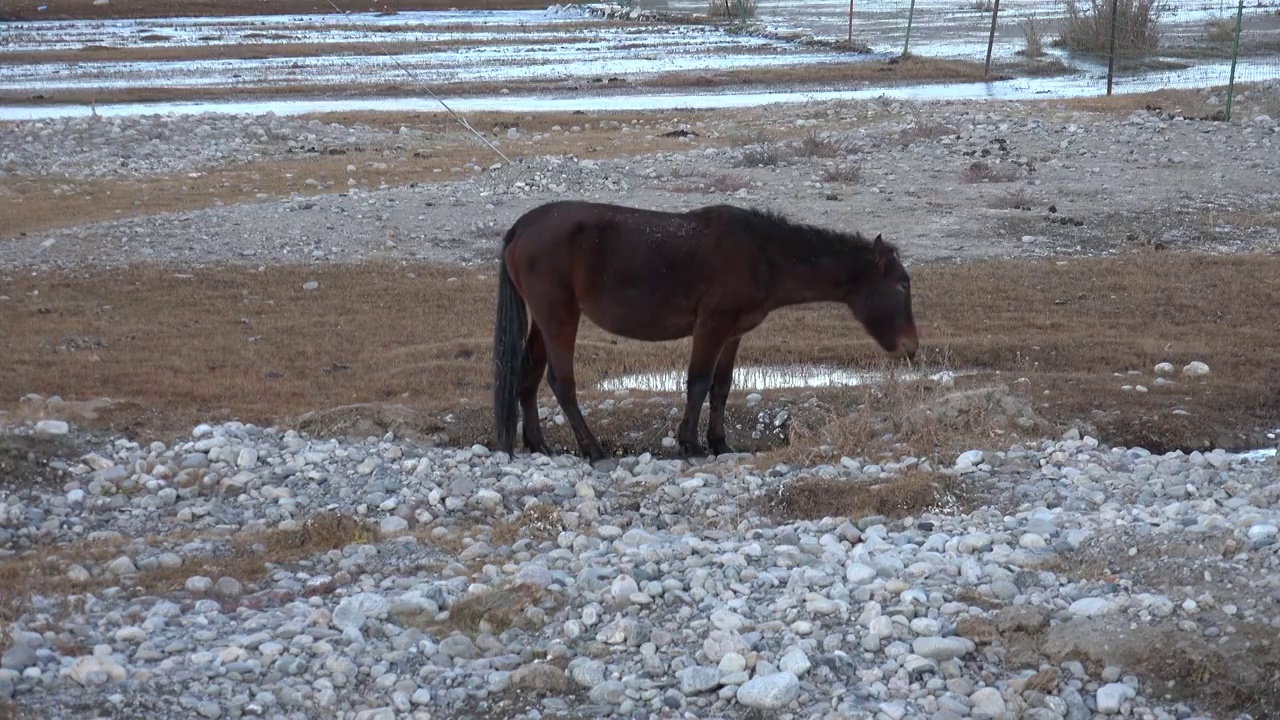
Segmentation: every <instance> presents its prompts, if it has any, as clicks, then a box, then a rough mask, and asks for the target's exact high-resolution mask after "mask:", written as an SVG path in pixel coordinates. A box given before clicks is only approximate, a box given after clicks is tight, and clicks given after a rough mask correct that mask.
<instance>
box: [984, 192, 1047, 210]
mask: <svg viewBox="0 0 1280 720" xmlns="http://www.w3.org/2000/svg"><path fill="white" fill-rule="evenodd" d="M1038 203H1039V201H1038V200H1037V199H1036V198H1035V196H1033V195H1032V194H1031V193H1030V192H1029V191H1028V190H1027V189H1026V188H1017V189H1016V190H1011V191H1009V192H1005V193H1001V194H999V195H996V196H994V197H992V198H991V199H989V200H988V201H987V207H989V208H991V209H992V210H1024V211H1025V210H1032V209H1033V208H1034V207H1035V206H1036V205H1037V204H1038Z"/></svg>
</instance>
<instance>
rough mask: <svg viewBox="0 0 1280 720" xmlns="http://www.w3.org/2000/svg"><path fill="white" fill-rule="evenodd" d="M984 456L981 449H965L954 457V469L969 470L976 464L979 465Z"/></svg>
mask: <svg viewBox="0 0 1280 720" xmlns="http://www.w3.org/2000/svg"><path fill="white" fill-rule="evenodd" d="M985 457H986V454H985V453H983V452H982V451H981V450H966V451H965V452H962V453H960V457H957V458H956V469H957V470H971V469H973V468H975V467H977V466H978V465H981V464H982V460H983V458H985Z"/></svg>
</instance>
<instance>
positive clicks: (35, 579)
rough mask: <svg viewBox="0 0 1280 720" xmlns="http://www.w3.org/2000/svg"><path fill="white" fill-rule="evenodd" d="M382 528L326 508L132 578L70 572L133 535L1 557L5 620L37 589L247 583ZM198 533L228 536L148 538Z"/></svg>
mask: <svg viewBox="0 0 1280 720" xmlns="http://www.w3.org/2000/svg"><path fill="white" fill-rule="evenodd" d="M376 532H377V531H376V529H375V528H374V527H372V526H371V525H369V524H368V523H366V522H365V521H363V520H358V519H356V518H353V517H349V516H345V515H338V514H335V513H321V514H319V515H316V516H314V517H312V518H311V519H310V520H308V521H307V522H305V523H303V524H302V526H301V527H300V528H299V529H297V530H280V529H273V530H268V531H265V532H253V533H242V534H239V535H236V536H232V537H230V538H226V540H227V542H228V543H229V545H228V547H227V548H226V550H225V552H222V553H221V554H214V555H206V556H202V557H195V558H188V559H187V562H184V563H183V564H182V565H181V566H179V567H177V568H173V569H167V568H156V569H153V570H142V571H139V572H138V573H137V574H136V575H135V576H133V577H132V578H121V577H117V576H114V575H110V574H109V573H106V572H99V573H98V574H95V575H93V576H92V577H91V578H90V579H89V580H88V581H87V582H75V581H73V580H72V579H71V578H69V577H68V576H67V568H68V567H69V566H70V565H72V564H80V565H81V566H83V567H85V568H87V569H90V570H91V571H92V570H93V569H94V568H98V569H99V570H101V566H102V565H103V564H105V563H107V562H109V561H111V560H112V559H114V558H116V557H119V556H120V555H121V554H125V549H126V546H127V545H129V541H128V539H123V538H122V539H116V540H96V541H85V542H79V543H71V544H63V545H57V546H53V547H50V546H44V547H41V548H40V550H39V552H35V553H29V554H24V555H19V556H16V557H13V558H10V559H8V560H4V561H3V562H0V586H3V587H4V588H5V589H6V591H7V592H6V593H5V595H4V602H3V603H0V620H3V621H12V620H14V619H16V618H17V617H18V616H20V615H21V614H22V613H23V612H24V611H25V610H26V608H27V607H28V606H29V603H30V600H31V597H32V596H33V595H44V596H65V595H70V594H77V593H83V592H88V591H92V590H97V589H101V588H105V587H111V586H124V587H129V588H132V589H134V590H136V591H141V592H144V593H153V594H164V593H168V592H173V591H176V590H180V589H182V587H183V585H184V583H185V582H186V580H187V578H189V577H191V576H193V575H203V576H205V577H208V578H210V579H213V580H215V581H216V580H217V579H218V578H221V577H224V576H225V577H233V578H235V579H237V580H239V581H240V582H242V583H252V582H256V581H258V580H260V579H262V578H263V577H265V576H266V575H267V573H268V572H269V571H270V569H271V567H272V566H277V565H281V564H284V563H288V562H291V561H295V560H300V559H304V558H307V557H311V556H312V555H315V554H317V553H324V552H328V551H329V550H338V549H341V548H343V547H346V546H347V545H350V544H352V543H358V542H370V541H372V540H373V539H375V538H376ZM197 539H204V540H222V539H223V538H222V537H221V536H218V535H211V536H208V537H204V538H201V536H199V535H197V534H196V533H194V532H192V533H185V534H181V533H179V534H175V533H169V534H166V535H165V536H164V537H162V538H147V539H145V541H146V542H147V544H149V545H160V544H165V545H169V546H172V545H173V544H175V543H180V542H186V541H191V540H197Z"/></svg>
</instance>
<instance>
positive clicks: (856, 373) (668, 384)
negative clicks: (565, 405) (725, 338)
mask: <svg viewBox="0 0 1280 720" xmlns="http://www.w3.org/2000/svg"><path fill="white" fill-rule="evenodd" d="M935 373H936V371H923V370H906V369H902V370H897V371H896V372H893V373H886V372H880V371H873V370H854V369H849V368H837V367H833V366H822V365H761V366H743V367H738V368H734V371H733V388H734V389H735V390H778V389H784V388H829V387H856V386H858V385H866V384H869V383H871V384H876V383H884V382H888V381H889V380H892V379H897V380H905V381H913V380H923V379H926V378H929V377H931V376H933V375H934V374H935ZM953 375H954V374H953ZM597 388H598V389H600V390H603V391H606V392H614V391H619V390H642V391H647V392H672V393H682V392H684V391H685V371H684V370H673V371H668V372H660V373H635V374H632V375H624V376H622V377H617V378H610V379H608V380H605V381H603V382H601V383H599V385H598V386H597Z"/></svg>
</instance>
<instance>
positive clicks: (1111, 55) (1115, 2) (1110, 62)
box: [1107, 0, 1120, 96]
mask: <svg viewBox="0 0 1280 720" xmlns="http://www.w3.org/2000/svg"><path fill="white" fill-rule="evenodd" d="M1119 16H1120V0H1111V49H1110V50H1108V51H1107V95H1108V96H1110V95H1111V84H1112V82H1113V81H1114V80H1115V76H1116V30H1118V29H1119V27H1120V23H1119V21H1118V18H1119Z"/></svg>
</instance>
